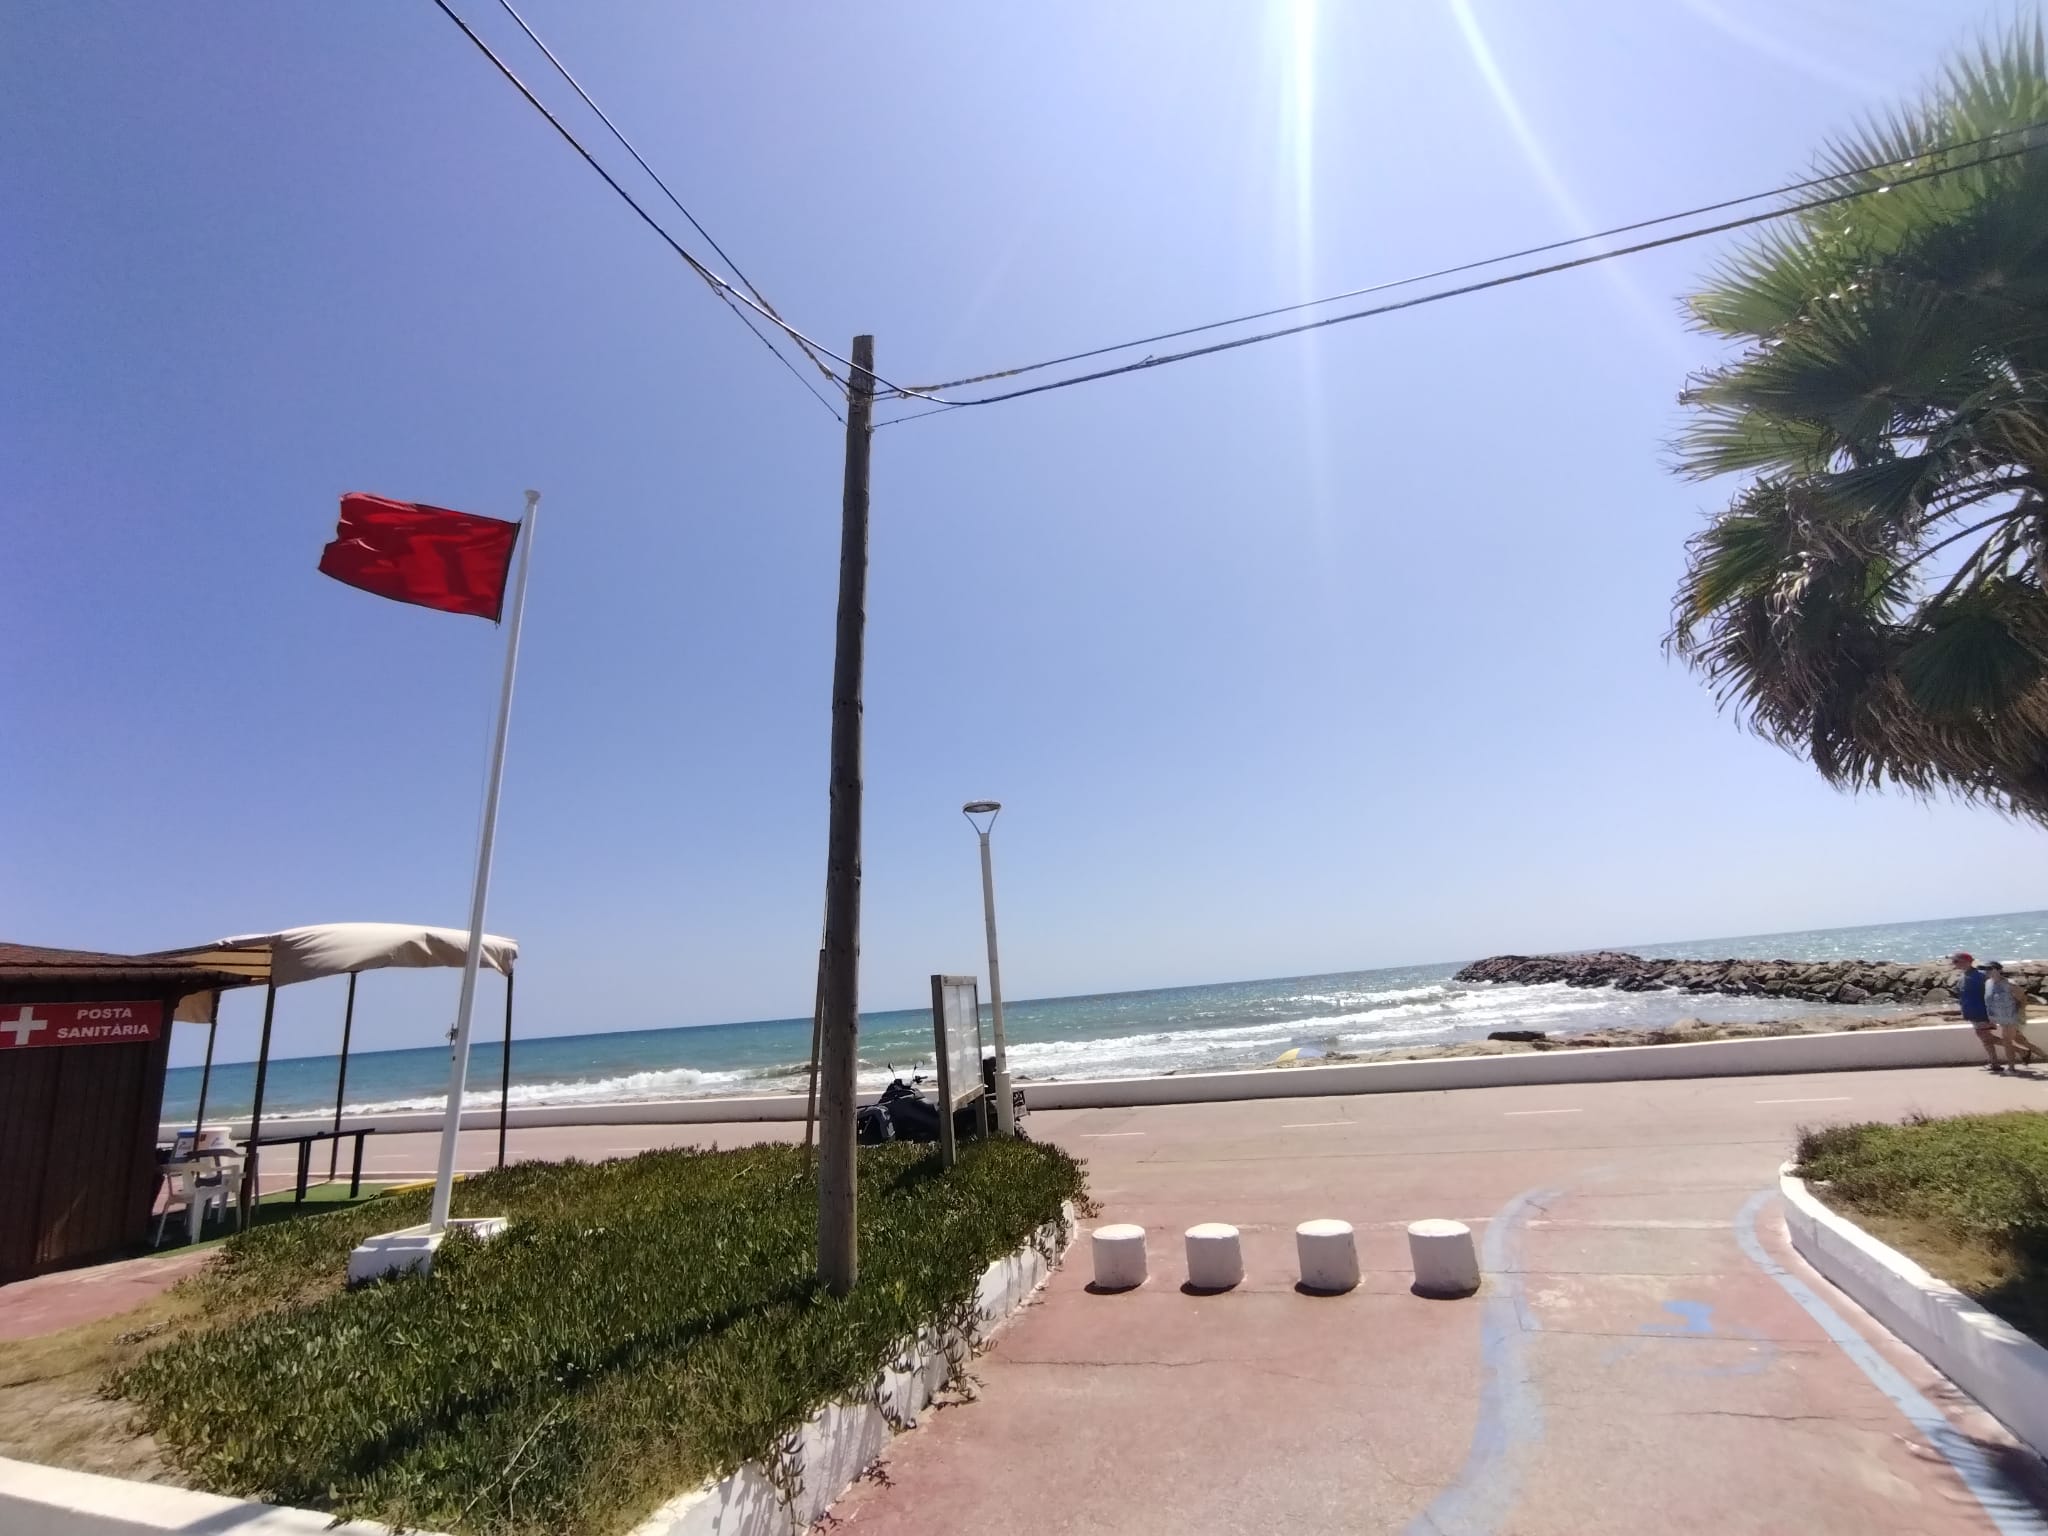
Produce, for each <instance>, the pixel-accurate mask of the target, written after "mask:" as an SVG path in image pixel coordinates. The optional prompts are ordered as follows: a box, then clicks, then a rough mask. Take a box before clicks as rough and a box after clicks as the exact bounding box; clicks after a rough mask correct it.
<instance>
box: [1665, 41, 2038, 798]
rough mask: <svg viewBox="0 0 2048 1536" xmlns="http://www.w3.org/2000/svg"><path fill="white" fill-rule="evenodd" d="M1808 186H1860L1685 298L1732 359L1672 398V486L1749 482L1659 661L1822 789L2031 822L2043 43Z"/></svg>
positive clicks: (1980, 59)
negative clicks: (1700, 684)
mask: <svg viewBox="0 0 2048 1536" xmlns="http://www.w3.org/2000/svg"><path fill="white" fill-rule="evenodd" d="M1879 163H1883V164H1884V166H1885V168H1884V169H1881V170H1875V171H1872V170H1864V169H1862V167H1865V166H1870V165H1875V164H1879ZM1820 171H1821V173H1822V174H1824V175H1828V176H1830V177H1831V178H1832V180H1831V181H1830V183H1829V185H1828V190H1829V191H1839V192H1857V193H1867V194H1868V195H1864V196H1858V197H1853V198H1850V199H1848V200H1846V201H1842V202H1838V203H1835V204H1833V205H1831V206H1829V207H1826V208H1818V209H1810V210H1808V211H1806V212H1803V213H1801V214H1799V215H1796V216H1795V217H1794V218H1792V219H1790V220H1788V221H1787V222H1786V223H1785V224H1782V225H1779V226H1776V227H1775V232H1774V233H1772V234H1770V235H1768V236H1765V237H1764V238H1762V239H1760V240H1758V241H1757V242H1756V243H1755V244H1753V245H1751V246H1750V247H1748V248H1747V249H1745V250H1743V251H1741V252H1739V253H1738V254H1736V255H1735V256H1734V257H1732V258H1731V259H1729V260H1728V261H1726V262H1724V263H1723V264H1722V265H1721V267H1720V268H1719V269H1718V270H1717V271H1715V272H1714V273H1713V274H1712V275H1711V277H1710V279H1709V281H1708V283H1707V286H1706V287H1705V288H1704V289H1703V290H1702V291H1701V292H1700V293H1698V294H1696V295H1694V296H1693V297H1692V298H1691V299H1690V300H1689V301H1688V307H1689V309H1690V312H1691V315H1692V318H1693V319H1694V321H1695V323H1696V324H1697V326H1698V327H1699V328H1700V329H1701V330H1703V331H1705V332H1707V333H1709V334H1712V335H1716V336H1720V337H1723V338H1726V339H1728V340H1730V341H1733V342H1736V343H1739V344H1740V348H1741V350H1740V351H1739V353H1738V355H1736V356H1735V358H1734V359H1733V360H1732V361H1730V362H1727V363H1725V364H1723V365H1721V366H1719V367H1715V368H1710V369H1708V370H1706V371H1705V372H1703V373H1701V374H1698V375H1696V376H1695V377H1694V378H1692V379H1691V380H1690V381H1688V385H1687V388H1686V390H1685V392H1684V394H1683V395H1682V396H1681V399H1682V401H1683V403H1684V404H1686V405H1687V406H1689V407H1691V408H1692V412H1693V414H1692V418H1691V420H1690V421H1689V422H1688V424H1687V426H1686V428H1685V429H1684V431H1683V434H1682V435H1681V437H1680V440H1679V444H1678V455H1679V467H1680V469H1681V471H1682V472H1683V473H1685V474H1687V475H1690V476H1693V477H1696V478H1701V479H1705V478H1709V477H1713V476H1719V475H1729V474H1733V475H1741V476H1743V477H1745V478H1744V483H1743V484H1742V485H1741V487H1740V488H1739V489H1738V490H1737V491H1736V492H1735V495H1734V498H1733V500H1732V501H1731V502H1730V503H1729V504H1728V506H1727V507H1726V508H1725V509H1724V510H1723V511H1721V512H1719V513H1717V514H1716V515H1715V516H1714V517H1713V519H1712V521H1711V522H1710V523H1709V525H1708V526H1707V527H1706V529H1704V530H1703V531H1702V532H1701V533H1699V534H1698V535H1697V536H1696V537H1695V538H1694V539H1693V540H1692V542H1691V544H1690V545H1689V546H1688V551H1687V553H1688V560H1687V569H1686V573H1685V577H1684V579H1683V581H1682V582H1681V583H1680V586H1679V589H1678V593H1677V597H1676V600H1675V602H1674V605H1673V615H1672V628H1671V633H1670V636H1669V639H1668V642H1667V643H1668V645H1669V646H1670V648H1671V649H1672V650H1673V651H1675V652H1676V653H1677V654H1678V655H1679V656H1681V657H1683V658H1684V659H1685V660H1686V662H1687V663H1688V664H1689V665H1691V666H1692V667H1693V668H1694V669H1695V670H1697V671H1698V672H1699V673H1701V674H1702V675H1703V677H1704V678H1705V679H1706V681H1707V682H1708V683H1709V685H1710V686H1711V687H1712V688H1713V689H1714V690H1715V692H1716V694H1717V696H1718V697H1719V699H1720V701H1721V703H1722V704H1723V705H1724V706H1732V707H1733V708H1734V709H1735V710H1736V711H1737V713H1738V714H1739V715H1741V716H1742V717H1744V718H1745V719H1746V721H1747V722H1748V723H1749V724H1750V725H1751V726H1752V727H1754V728H1755V729H1756V730H1757V731H1758V732H1760V733H1761V734H1762V735H1764V736H1765V737H1767V738H1769V739H1771V740H1773V741H1776V742H1778V743H1779V744H1780V745H1782V746H1784V747H1786V748H1788V749H1789V750H1791V751H1793V752H1795V753H1798V754H1802V755H1804V756H1806V757H1807V758H1808V759H1809V760H1811V762H1812V763H1813V765H1814V766H1815V767H1816V768H1818V769H1819V770H1820V772H1821V773H1822V775H1823V776H1824V777H1826V778H1827V780H1828V781H1829V782H1830V783H1833V784H1835V785H1837V786H1839V787H1842V788H1847V789H1861V788H1869V787H1876V786H1880V785H1883V784H1886V783H1888V782H1889V783H1893V784H1897V785H1901V786H1903V787H1905V788H1907V789H1909V790H1913V791H1916V792H1919V793H1922V794H1926V793H1932V792H1933V791H1935V790H1938V789H1945V790H1948V791H1950V792H1953V793H1956V794H1958V795H1960V796H1962V797H1963V798H1965V799H1968V800H1973V801H1980V802H1985V803H1989V804H1993V805H1996V806H1999V807H2000V808H2002V809H2004V810H2007V811H2009V812H2011V813H2013V814H2015V815H2019V816H2023V817H2026V818H2029V819H2032V820H2037V821H2041V822H2043V823H2048V596H2044V588H2048V69H2044V59H2043V44H2042V32H2041V28H2040V26H2039V24H2038V23H2036V24H2034V25H2033V26H2031V27H2027V26H2022V27H2018V28H2016V29H2015V30H2014V31H2013V32H2012V33H2010V34H2009V35H2008V36H2007V37H2005V38H2004V39H2003V40H2001V41H2000V42H1999V43H1998V44H1996V45H1986V46H1985V47H1984V48H1983V49H1981V50H1980V51H1979V52H1977V53H1976V54H1975V55H1973V56H1970V57H1967V58H1964V59H1963V60H1961V61H1959V62H1958V63H1956V64H1955V65H1953V66H1952V67H1951V68H1950V70H1949V72H1948V74H1947V75H1946V77H1945V78H1944V79H1943V80H1942V82H1941V83H1940V84H1939V86H1938V87H1937V88H1936V89H1934V90H1933V91H1932V92H1931V93H1930V94H1929V96H1928V99H1927V100H1925V101H1924V102H1922V103H1920V104H1919V105H1918V106H1916V107H1914V108H1912V109H1910V110H1907V111H1903V112H1899V113H1895V114H1894V115H1892V116H1891V117H1890V118H1888V119H1886V120H1884V121H1882V122H1877V123H1873V124H1871V125H1870V126H1868V127H1867V128H1866V129H1864V130H1863V131H1862V132H1860V133H1858V134H1855V135H1853V136H1851V137H1849V138H1846V139H1844V140H1842V141H1840V142H1838V143H1834V144H1831V145H1829V146H1828V147H1827V148H1826V149H1825V150H1824V151H1823V153H1822V156H1821V163H1820ZM1933 171H1941V172H1943V173H1944V174H1940V175H1928V174H1927V173H1929V172H1933ZM1916 178H1917V179H1916Z"/></svg>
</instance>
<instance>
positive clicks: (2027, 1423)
mask: <svg viewBox="0 0 2048 1536" xmlns="http://www.w3.org/2000/svg"><path fill="white" fill-rule="evenodd" d="M1778 1187H1779V1191H1780V1193H1782V1194H1783V1195H1784V1197H1785V1227H1786V1230H1787V1231H1788V1232H1790V1234H1791V1236H1792V1246H1793V1247H1794V1248H1796V1249H1798V1250H1799V1253H1800V1254H1801V1256H1802V1257H1804V1258H1805V1260H1806V1262H1807V1263H1809V1264H1811V1265H1812V1266H1813V1267H1814V1268H1815V1269H1817V1270H1819V1271H1820V1272H1821V1273H1822V1274H1823V1275H1826V1276H1827V1277H1828V1279H1829V1280H1830V1281H1832V1282H1833V1283H1834V1284H1835V1285H1837V1286H1839V1287H1840V1288H1841V1289H1842V1290H1844V1291H1846V1292H1847V1293H1848V1294H1849V1295H1850V1296H1852V1297H1854V1298H1855V1300H1856V1303H1857V1305H1858V1306H1860V1307H1862V1308H1863V1310H1864V1311H1866V1312H1868V1313H1869V1314H1870V1315H1871V1316H1872V1317H1874V1318H1876V1319H1877V1320H1878V1321H1879V1322H1880V1323H1882V1324H1884V1326H1885V1327H1887V1328H1889V1329H1890V1330H1891V1331H1892V1332H1893V1333H1895V1334H1897V1335H1898V1337H1899V1338H1900V1339H1901V1340H1902V1341H1904V1342H1905V1343H1906V1344H1907V1345H1909V1346H1911V1347H1912V1348H1913V1349H1915V1350H1917V1351H1918V1352H1919V1353H1920V1354H1922V1355H1924V1356H1925V1357H1926V1358H1927V1360H1928V1362H1929V1363H1930V1364H1932V1365H1933V1367H1934V1368H1935V1369H1936V1370H1938V1371H1940V1372H1941V1373H1942V1375H1944V1376H1946V1377H1947V1378H1948V1379H1949V1380H1950V1381H1952V1382H1954V1383H1955V1384H1956V1385H1957V1386H1959V1387H1961V1388H1962V1389H1963V1390H1964V1391H1965V1392H1967V1393H1969V1394H1970V1396H1972V1397H1974V1398H1975V1399H1976V1400H1977V1401H1978V1402H1979V1403H1981V1404H1983V1406H1984V1409H1985V1411H1986V1412H1987V1413H1989V1414H1990V1415H1991V1416H1992V1417H1993V1418H1994V1419H1996V1420H1998V1422H1999V1423H2001V1424H2003V1425H2004V1426H2005V1427H2006V1428H2007V1429H2009V1430H2011V1431H2012V1432H2013V1434H2014V1435H2015V1436H2016V1437H2017V1438H2019V1439H2021V1440H2024V1441H2025V1442H2026V1443H2027V1444H2028V1445H2030V1446H2032V1447H2033V1448H2034V1450H2035V1451H2037V1452H2038V1453H2040V1454H2041V1455H2044V1456H2048V1349H2043V1348H2042V1347H2041V1346H2040V1345H2039V1344H2036V1343H2035V1342H2034V1341H2033V1340H2032V1339H2030V1338H2028V1337H2027V1336H2026V1335H2025V1334H2023V1333H2021V1332H2020V1331H2019V1330H2018V1329H2017V1328H2014V1327H2013V1326H2012V1325H2011V1324H2009V1323H2007V1322H2005V1321H2003V1320H2002V1319H2000V1318H1997V1317H1994V1316H1992V1315H1991V1314H1990V1313H1989V1312H1986V1311H1985V1310H1984V1309H1983V1308H1982V1307H1980V1306H1978V1305H1977V1303H1976V1302H1974V1301H1972V1300H1971V1299H1970V1298H1969V1297H1967V1296H1965V1295H1964V1294H1963V1293H1962V1292H1961V1291H1959V1290H1957V1289H1956V1288H1955V1287H1954V1286H1952V1285H1949V1284H1947V1283H1946V1282H1944V1281H1941V1280H1937V1279H1936V1278H1935V1277H1934V1276H1933V1275H1930V1274H1929V1273H1928V1272H1927V1271H1926V1270H1924V1269H1922V1268H1921V1267H1920V1266H1919V1265H1918V1264H1915V1263H1914V1262H1913V1261H1912V1260H1911V1259H1909V1258H1907V1257H1906V1256H1905V1255H1904V1254H1903V1253H1900V1252H1899V1251H1898V1250H1897V1249H1896V1248H1893V1247H1890V1246H1889V1245H1887V1244H1885V1243H1881V1242H1879V1241H1878V1240H1877V1239H1876V1238H1874V1237H1872V1236H1871V1235H1870V1234H1869V1233H1868V1232H1866V1231H1864V1230H1863V1229H1862V1228H1861V1227H1859V1226H1857V1225H1856V1224H1855V1223H1854V1222H1853V1221H1850V1220H1849V1219H1848V1218H1847V1217H1846V1216H1843V1215H1841V1214H1840V1213H1838V1212H1836V1211H1832V1210H1829V1209H1828V1207H1827V1206H1825V1205H1823V1204H1822V1203H1821V1202H1820V1201H1819V1200H1818V1199H1816V1198H1815V1197H1814V1195H1813V1192H1812V1191H1811V1190H1809V1189H1808V1188H1807V1187H1806V1184H1805V1182H1804V1181H1803V1180H1800V1179H1797V1178H1794V1177H1793V1176H1792V1173H1791V1164H1789V1163H1788V1164H1786V1168H1785V1172H1784V1173H1782V1174H1781V1175H1780V1176H1779V1179H1778Z"/></svg>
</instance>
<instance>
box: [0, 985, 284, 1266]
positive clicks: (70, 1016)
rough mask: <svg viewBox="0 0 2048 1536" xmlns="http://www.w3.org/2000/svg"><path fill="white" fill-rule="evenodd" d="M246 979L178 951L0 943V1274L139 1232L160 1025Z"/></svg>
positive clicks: (164, 1055) (152, 1170)
mask: <svg viewBox="0 0 2048 1536" xmlns="http://www.w3.org/2000/svg"><path fill="white" fill-rule="evenodd" d="M250 981H251V978H250V977H249V976H248V975H247V974H241V973H238V972H237V971H236V970H225V969H220V968H217V967H214V966H209V965H207V964H205V963H202V962H195V961H194V960H193V959H192V958H190V957H186V956H178V955H103V954H92V953H87V952H84V951H80V950H68V949H39V948H34V947H31V946H28V945H22V944H0V1284H4V1283H6V1282H7V1281H9V1280H18V1279H21V1278H23V1277H25V1276H28V1275H34V1274H40V1273H42V1272H43V1271H45V1270H50V1269H61V1268H64V1267H65V1266H67V1265H71V1264H79V1263H85V1262H89V1261H91V1260H94V1259H102V1258H110V1257H114V1256H116V1255H118V1254H120V1253H121V1252H123V1251H124V1250H127V1249H131V1248H134V1247H137V1246H139V1245H141V1244H143V1243H144V1242H146V1241H147V1239H148V1236H149V1220H150V1209H151V1207H152V1206H153V1205H154V1204H155V1201H156V1194H157V1183H158V1178H157V1161H156V1146H157V1121H158V1115H159V1113H160V1111H161V1109H162V1106H163V1096H164V1071H165V1067H166V1065H167V1063H168V1060H169V1056H170V1049H171V1023H172V1021H173V1020H174V1019H176V1018H178V1017H180V1016H181V1011H182V1016H183V1017H185V1018H187V1019H193V1020H198V1021H202V1022H203V1021H205V1020H208V1019H211V1018H212V1017H213V1010H214V1006H215V1004H216V1002H217V999H218V995H219V992H220V991H221V989H223V988H228V987H239V986H247V985H249V984H250Z"/></svg>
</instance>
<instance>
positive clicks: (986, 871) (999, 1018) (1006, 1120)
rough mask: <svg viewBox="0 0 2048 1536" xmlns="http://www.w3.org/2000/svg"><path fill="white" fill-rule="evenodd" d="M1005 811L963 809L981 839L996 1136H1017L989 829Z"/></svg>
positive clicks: (977, 806)
mask: <svg viewBox="0 0 2048 1536" xmlns="http://www.w3.org/2000/svg"><path fill="white" fill-rule="evenodd" d="M1002 809H1003V806H1002V802H1001V801H999V800H970V801H968V802H967V803H966V804H965V805H963V806H961V807H960V812H961V814H962V815H963V816H965V817H966V818H967V824H968V825H969V826H971V827H972V828H974V831H975V834H976V835H977V836H978V837H979V838H980V839H981V916H982V921H983V923H984V924H985V925H986V926H987V928H988V1000H989V1008H990V1011H991V1012H992V1013H993V1014H994V1016H995V1026H996V1027H995V1046H996V1072H995V1078H996V1133H997V1134H998V1135H1001V1136H1010V1135H1014V1134H1015V1133H1016V1121H1015V1119H1014V1118H1013V1116H1012V1112H1011V1108H1010V1048H1009V1045H1008V1043H1007V1042H1006V1041H1005V1040H1004V1039H1003V971H1002V966H1001V963H1000V962H999V961H998V960H997V959H996V877H995V866H994V865H993V864H991V863H990V862H989V852H988V834H989V829H990V828H991V827H993V826H994V825H995V824H996V817H997V815H998V814H1000V812H1001V811H1002ZM977 816H986V817H987V818H988V820H987V821H976V820H975V817H977Z"/></svg>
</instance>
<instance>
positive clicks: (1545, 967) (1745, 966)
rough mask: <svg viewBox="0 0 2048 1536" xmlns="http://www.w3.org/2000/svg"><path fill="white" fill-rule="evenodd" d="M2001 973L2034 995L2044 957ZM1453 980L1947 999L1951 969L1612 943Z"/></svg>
mask: <svg viewBox="0 0 2048 1536" xmlns="http://www.w3.org/2000/svg"><path fill="white" fill-rule="evenodd" d="M2005 966H2006V974H2007V975H2009V976H2011V977H2012V979H2013V980H2014V981H2016V982H2020V983H2021V984H2023V985H2024V986H2025V987H2026V989H2027V991H2028V993H2029V994H2030V995H2031V996H2032V997H2034V998H2036V999H2040V998H2042V997H2043V996H2044V990H2048V961H2042V960H2031V961H2012V960H2008V961H2006V962H2005ZM1454 979H1455V980H1458V981H1498V982H1513V983H1516V984H1519V985H1522V986H1533V985H1536V984H1539V983H1542V982H1556V981H1561V982H1563V983H1565V984H1566V985H1567V986H1573V987H1613V988H1615V989H1616V990H1617V991H1621V992H1666V991H1673V992H1718V993H1720V994H1722V995H1724V996H1728V997H1787V998H1798V999H1802V1000H1804V1001H1806V1002H1812V1003H1868V1004H1888V1005H1891V1006H1895V1007H1913V1008H1939V1007H1945V1006H1953V1005H1954V1003H1955V995H1956V973H1955V972H1954V971H1952V970H1950V969H1949V967H1948V963H1947V962H1946V961H1935V962H1929V963H1927V964H1924V965H1900V964H1898V963H1897V962H1895V961H1890V960H1657V959H1645V958H1644V957H1643V956H1641V955H1629V954H1623V953H1621V952H1619V951H1617V950H1600V951H1597V952H1595V953H1593V954H1585V955H1495V956H1493V957H1492V958H1491V959H1488V960H1475V961H1474V962H1473V963H1472V964H1470V965H1468V966H1466V967H1465V968H1464V969H1463V970H1462V971H1460V972H1458V974H1457V976H1456V977H1455V978H1454Z"/></svg>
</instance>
